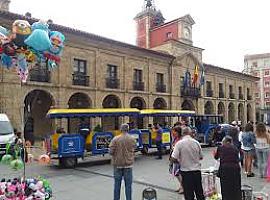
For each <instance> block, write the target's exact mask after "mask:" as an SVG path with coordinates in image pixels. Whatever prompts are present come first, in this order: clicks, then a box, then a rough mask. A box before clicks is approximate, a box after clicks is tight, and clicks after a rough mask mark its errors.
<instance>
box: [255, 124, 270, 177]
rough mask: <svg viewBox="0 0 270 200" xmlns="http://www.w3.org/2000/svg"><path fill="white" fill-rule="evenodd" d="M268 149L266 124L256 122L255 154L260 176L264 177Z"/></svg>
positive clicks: (268, 138) (269, 138) (269, 143)
mask: <svg viewBox="0 0 270 200" xmlns="http://www.w3.org/2000/svg"><path fill="white" fill-rule="evenodd" d="M269 149H270V137H269V135H268V134H267V132H266V126H265V125H264V124H263V123H258V124H257V125H256V154H257V159H258V168H259V174H260V177H261V178H265V177H266V168H267V161H268V154H269Z"/></svg>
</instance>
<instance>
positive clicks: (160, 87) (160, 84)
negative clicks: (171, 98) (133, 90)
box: [156, 73, 166, 92]
mask: <svg viewBox="0 0 270 200" xmlns="http://www.w3.org/2000/svg"><path fill="white" fill-rule="evenodd" d="M156 91H157V92H166V85H164V74H161V73H157V83H156Z"/></svg>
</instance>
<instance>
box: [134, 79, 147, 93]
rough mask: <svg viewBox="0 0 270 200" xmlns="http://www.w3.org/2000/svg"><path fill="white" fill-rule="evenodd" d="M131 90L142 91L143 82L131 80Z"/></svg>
mask: <svg viewBox="0 0 270 200" xmlns="http://www.w3.org/2000/svg"><path fill="white" fill-rule="evenodd" d="M133 90H138V91H144V82H138V81H134V82H133Z"/></svg>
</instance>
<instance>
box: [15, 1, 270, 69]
mask: <svg viewBox="0 0 270 200" xmlns="http://www.w3.org/2000/svg"><path fill="white" fill-rule="evenodd" d="M143 2H144V0H98V1H94V0H75V1H73V0H65V1H64V0H43V1H41V0H11V4H10V11H11V12H15V13H19V14H25V13H26V12H30V13H31V14H32V16H33V17H34V18H38V19H45V20H47V19H52V20H53V22H54V23H56V24H61V25H64V26H69V27H73V28H76V29H80V30H84V31H87V32H90V33H94V34H98V35H101V36H105V37H108V38H111V39H115V40H119V41H122V42H126V43H130V44H135V41H136V25H135V22H134V20H133V18H134V17H135V16H136V14H137V13H139V12H140V11H141V10H142V7H143ZM155 4H156V7H157V9H160V10H161V11H162V13H163V15H164V17H165V18H166V20H167V21H170V20H173V19H175V18H178V17H181V16H184V15H186V14H190V15H191V16H192V17H193V19H194V20H195V22H196V24H195V25H194V26H193V45H194V46H197V47H201V48H203V49H205V50H204V51H203V62H205V63H208V64H213V65H217V66H220V67H224V68H227V69H231V70H235V71H242V70H243V67H244V55H246V54H257V53H268V52H270V49H269V48H270V23H269V19H270V10H269V8H270V1H269V0H155Z"/></svg>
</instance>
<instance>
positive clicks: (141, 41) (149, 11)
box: [134, 0, 164, 49]
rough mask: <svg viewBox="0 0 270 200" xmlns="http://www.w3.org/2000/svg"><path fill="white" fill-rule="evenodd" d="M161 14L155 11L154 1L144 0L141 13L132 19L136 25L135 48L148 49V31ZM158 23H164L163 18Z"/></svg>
mask: <svg viewBox="0 0 270 200" xmlns="http://www.w3.org/2000/svg"><path fill="white" fill-rule="evenodd" d="M160 15H162V14H161V12H160V11H157V10H156V6H155V2H154V0H144V6H143V9H142V11H141V12H140V13H139V14H137V16H136V17H135V18H134V20H135V21H136V25H137V38H136V43H137V46H139V47H142V48H147V49H149V48H150V29H151V28H153V27H154V26H155V25H156V22H157V20H155V19H156V16H159V17H160ZM161 19H162V20H161V21H160V22H159V23H163V22H164V18H163V17H162V18H161Z"/></svg>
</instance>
